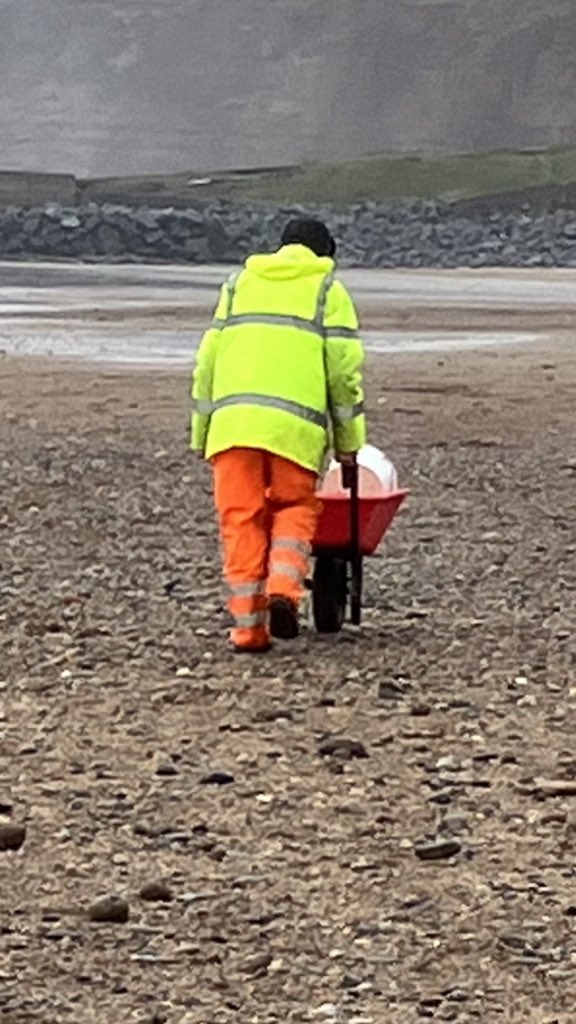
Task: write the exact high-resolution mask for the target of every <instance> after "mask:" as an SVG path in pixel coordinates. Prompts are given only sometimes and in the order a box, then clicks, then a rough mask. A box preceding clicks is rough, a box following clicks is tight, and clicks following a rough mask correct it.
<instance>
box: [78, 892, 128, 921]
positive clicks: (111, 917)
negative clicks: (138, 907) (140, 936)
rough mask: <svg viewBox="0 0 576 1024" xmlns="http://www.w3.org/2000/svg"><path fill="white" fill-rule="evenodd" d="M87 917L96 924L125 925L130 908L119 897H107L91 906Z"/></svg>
mask: <svg viewBox="0 0 576 1024" xmlns="http://www.w3.org/2000/svg"><path fill="white" fill-rule="evenodd" d="M88 917H89V918H90V920H91V921H94V922H96V923H98V924H104V923H109V924H126V922H127V920H128V918H129V917H130V907H129V906H128V903H127V902H126V900H123V899H121V898H120V897H119V896H107V897H106V898H105V899H103V900H98V901H97V903H93V904H92V906H91V907H90V909H89V911H88Z"/></svg>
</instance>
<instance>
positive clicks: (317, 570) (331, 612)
mask: <svg viewBox="0 0 576 1024" xmlns="http://www.w3.org/2000/svg"><path fill="white" fill-rule="evenodd" d="M347 590H348V585H347V570H346V562H345V561H343V559H341V558H331V557H330V556H329V555H320V556H319V557H318V558H317V559H316V565H315V566H314V574H313V577H312V614H313V616H314V625H315V626H316V630H317V631H318V633H339V632H340V630H341V629H342V626H343V625H344V619H345V618H346V599H347Z"/></svg>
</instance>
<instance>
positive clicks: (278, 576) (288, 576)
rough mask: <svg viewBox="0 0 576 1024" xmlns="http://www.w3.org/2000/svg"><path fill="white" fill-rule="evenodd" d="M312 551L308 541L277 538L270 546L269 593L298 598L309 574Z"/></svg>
mask: <svg viewBox="0 0 576 1024" xmlns="http://www.w3.org/2000/svg"><path fill="white" fill-rule="evenodd" d="M311 551H312V547H311V545H310V544H309V543H308V542H307V541H302V540H298V538H292V537H279V538H277V539H276V538H275V539H274V541H273V542H272V547H271V548H270V568H269V576H268V590H269V593H272V594H274V593H279V594H285V595H286V596H289V597H291V598H292V599H294V600H298V599H299V598H300V597H301V595H302V590H303V586H304V580H305V579H306V576H307V575H308V568H309V558H310V554H311Z"/></svg>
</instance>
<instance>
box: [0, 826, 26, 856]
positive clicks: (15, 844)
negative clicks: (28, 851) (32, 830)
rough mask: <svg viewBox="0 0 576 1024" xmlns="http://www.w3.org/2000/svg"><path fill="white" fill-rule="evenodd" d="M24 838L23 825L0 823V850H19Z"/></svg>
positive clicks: (24, 830) (24, 829)
mask: <svg viewBox="0 0 576 1024" xmlns="http://www.w3.org/2000/svg"><path fill="white" fill-rule="evenodd" d="M25 839H26V826H25V825H12V824H6V825H0V851H5V850H19V849H20V847H21V846H23V845H24V840H25Z"/></svg>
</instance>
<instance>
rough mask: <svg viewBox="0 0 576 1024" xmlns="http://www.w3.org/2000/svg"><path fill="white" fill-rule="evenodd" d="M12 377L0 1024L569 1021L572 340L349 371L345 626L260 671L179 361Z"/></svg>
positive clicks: (5, 559) (573, 881)
mask: <svg viewBox="0 0 576 1024" xmlns="http://www.w3.org/2000/svg"><path fill="white" fill-rule="evenodd" d="M1 369H2V374H1V377H0V465H1V467H2V488H1V491H0V531H1V538H2V544H1V547H0V622H1V626H2V629H1V633H0V696H1V698H2V703H1V707H0V811H1V812H2V813H1V816H0V872H1V875H0V877H1V880H2V882H1V887H0V1019H1V1020H2V1024H25V1022H26V1024H32V1022H37V1024H59V1022H68V1021H70V1022H75V1024H92V1022H97V1024H124V1022H128V1021H136V1022H142V1024H152V1022H156V1024H160V1022H167V1024H227V1022H241V1024H244V1022H246V1024H248V1022H250V1024H272V1022H274V1024H276V1022H278V1024H280V1022H283V1021H290V1022H292V1021H294V1022H296V1021H319V1022H328V1024H330V1022H342V1024H382V1022H384V1021H394V1024H416V1022H420V1021H422V1020H426V1019H431V1020H438V1021H458V1022H461V1024H472V1022H479V1021H481V1022H482V1024H492V1022H500V1021H503V1022H513V1024H521V1022H522V1024H573V1021H574V999H573V993H574V990H575V986H576V867H575V866H574V842H575V838H576V795H573V794H571V793H570V790H576V753H575V751H574V724H575V720H576V719H575V712H576V657H575V645H574V621H575V612H576V598H575V587H576V571H575V566H576V559H575V557H574V553H575V551H576V537H575V530H574V524H575V522H576V487H575V477H576V458H575V454H576V419H575V415H574V396H575V386H576V355H575V354H574V348H573V343H572V338H571V337H562V336H558V337H557V338H556V339H553V340H550V341H549V342H547V343H546V344H545V345H544V344H543V345H542V346H540V347H526V348H513V349H507V350H503V351H501V352H498V351H490V352H488V353H486V352H483V353H468V354H457V353H456V354H450V355H446V354H443V355H442V356H440V355H439V354H432V355H427V356H418V357H415V356H407V355H402V356H394V357H393V358H389V359H386V360H380V361H372V362H371V363H370V364H369V368H368V378H369V382H370V383H369V405H370V414H371V423H372V440H373V441H374V442H375V443H376V444H379V445H380V446H382V447H384V448H385V449H386V450H387V451H388V452H389V453H390V454H391V455H392V457H393V458H394V460H395V462H396V463H397V465H398V467H399V469H400V472H401V477H402V479H403V482H404V483H406V484H407V485H408V486H409V487H410V488H411V490H412V494H411V497H410V500H409V501H408V503H407V504H406V505H405V507H404V509H403V511H402V512H401V514H400V516H399V518H398V520H397V521H396V523H395V524H394V526H393V527H392V529H391V531H390V534H389V536H388V538H387V541H386V543H385V544H384V545H383V548H382V550H381V555H382V556H383V557H380V558H377V559H374V560H371V561H370V563H369V565H368V567H367V576H368V578H367V588H366V610H365V621H364V625H363V626H362V628H361V629H360V630H354V629H352V628H348V629H346V631H345V632H343V633H342V634H341V635H340V636H339V637H337V638H335V639H334V638H332V639H331V638H320V637H318V636H316V635H315V634H314V633H313V632H312V631H311V630H308V631H306V632H305V634H304V635H303V637H302V638H301V639H300V640H299V641H298V642H297V643H295V644H294V645H293V646H292V647H290V646H287V645H280V644H279V645H278V646H277V647H276V649H275V650H274V652H273V653H272V654H270V656H267V657H266V658H263V659H261V660H254V661H250V660H243V659H237V658H234V656H232V655H231V654H229V653H228V651H227V649H226V644H225V634H226V627H227V620H226V613H225V610H224V608H223V604H222V592H221V587H220V582H219V568H218V546H217V537H216V532H215V527H214V522H213V516H212V511H211V495H210V481H209V476H208V473H207V471H206V469H205V467H204V466H202V465H201V464H200V463H198V462H197V461H195V459H194V458H193V457H192V456H191V455H190V454H188V453H187V451H186V418H187V403H188V398H187V388H188V385H187V379H186V375H170V374H168V373H160V372H154V373H149V374H146V373H144V372H134V373H131V374H128V373H124V372H121V371H118V370H114V369H110V370H108V369H94V367H87V366H86V365H84V366H74V365H71V364H68V365H67V364H65V363H57V362H55V361H50V360H45V361H42V360H37V361H32V360H29V361H26V360H17V359H9V358H5V359H3V360H2V366H1ZM335 739H338V740H339V741H340V742H331V741H333V740H335ZM346 740H348V741H354V742H345V741H346ZM554 781H556V782H561V783H562V785H561V786H556V787H554V786H552V787H550V786H547V785H546V783H551V782H554ZM550 789H551V790H552V791H550ZM558 789H559V790H560V792H557V790H558ZM2 822H3V823H4V824H1V823H2ZM10 823H11V824H12V825H14V826H19V825H24V826H26V835H25V837H24V842H23V844H22V845H21V848H20V850H18V851H15V850H6V849H4V848H3V847H5V846H7V845H11V844H12V845H15V846H18V845H20V844H21V843H22V831H21V830H18V828H13V829H9V828H7V827H6V826H7V824H10ZM152 883H157V884H156V885H152ZM110 896H117V897H119V899H121V900H125V901H126V903H127V907H126V905H125V904H123V903H116V904H115V905H114V906H112V907H111V908H110V907H108V908H104V911H102V908H101V907H100V908H97V909H96V910H94V907H93V905H94V903H95V902H96V901H98V900H101V899H103V898H106V897H110ZM91 908H92V916H94V917H98V916H105V917H106V916H111V915H110V911H112V912H113V915H114V916H116V917H117V918H120V919H121V920H119V921H117V922H110V921H95V920H90V912H91ZM107 911H108V914H107ZM127 915H128V919H127V920H126V917H127Z"/></svg>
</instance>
